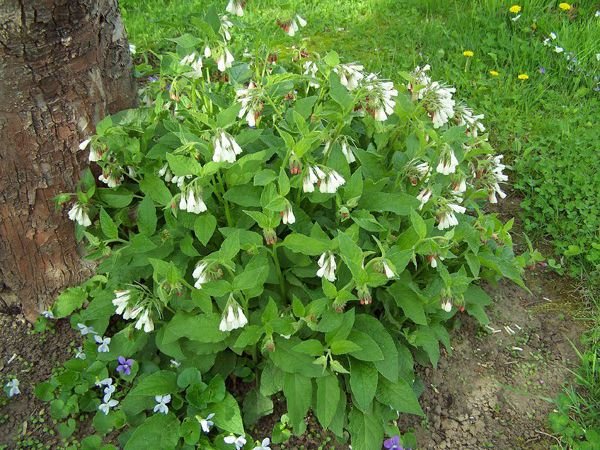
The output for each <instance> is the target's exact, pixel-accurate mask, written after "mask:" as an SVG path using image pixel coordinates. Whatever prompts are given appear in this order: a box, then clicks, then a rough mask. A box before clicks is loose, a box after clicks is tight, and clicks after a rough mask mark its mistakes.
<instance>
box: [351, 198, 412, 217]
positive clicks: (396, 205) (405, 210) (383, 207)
mask: <svg viewBox="0 0 600 450" xmlns="http://www.w3.org/2000/svg"><path fill="white" fill-rule="evenodd" d="M418 206H419V200H417V199H416V197H414V196H412V195H409V194H404V193H401V192H397V193H388V192H365V193H363V195H362V197H361V198H360V201H359V202H358V207H359V208H362V209H366V210H367V211H377V212H392V213H394V214H398V215H399V216H408V215H409V214H410V211H411V210H413V209H416V208H417V207H418Z"/></svg>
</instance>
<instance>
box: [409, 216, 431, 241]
mask: <svg viewBox="0 0 600 450" xmlns="http://www.w3.org/2000/svg"><path fill="white" fill-rule="evenodd" d="M410 223H411V225H412V226H413V228H414V229H415V231H416V232H417V235H418V236H419V238H420V239H425V237H427V224H426V223H425V221H424V220H423V218H422V217H421V216H420V215H419V213H417V212H416V211H415V210H414V209H411V210H410Z"/></svg>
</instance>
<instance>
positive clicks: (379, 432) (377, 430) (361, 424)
mask: <svg viewBox="0 0 600 450" xmlns="http://www.w3.org/2000/svg"><path fill="white" fill-rule="evenodd" d="M348 429H349V431H350V437H351V441H352V450H373V448H374V447H376V448H379V446H380V445H381V443H382V442H383V425H382V424H381V420H380V418H379V417H378V416H377V415H376V414H372V413H368V414H365V413H363V412H362V411H360V410H358V409H356V408H354V409H352V410H351V411H350V417H349V424H348Z"/></svg>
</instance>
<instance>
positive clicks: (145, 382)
mask: <svg viewBox="0 0 600 450" xmlns="http://www.w3.org/2000/svg"><path fill="white" fill-rule="evenodd" d="M177 390H178V389H177V375H176V374H175V372H172V371H170V370H161V371H158V372H154V373H151V374H150V375H146V376H145V377H144V378H141V379H140V381H139V382H138V384H137V385H136V386H135V387H134V388H133V389H132V390H131V391H130V392H129V394H128V396H136V395H164V394H172V393H175V392H177Z"/></svg>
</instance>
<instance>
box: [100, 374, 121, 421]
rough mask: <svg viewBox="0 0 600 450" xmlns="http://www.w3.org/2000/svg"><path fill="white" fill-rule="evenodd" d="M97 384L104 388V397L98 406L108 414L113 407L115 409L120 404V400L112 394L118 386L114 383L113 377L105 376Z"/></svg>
mask: <svg viewBox="0 0 600 450" xmlns="http://www.w3.org/2000/svg"><path fill="white" fill-rule="evenodd" d="M96 386H97V387H99V388H100V389H102V392H103V394H104V395H103V397H102V403H101V404H100V405H99V406H98V411H100V412H102V413H104V415H108V413H109V412H110V410H111V409H114V408H115V407H116V406H117V405H118V404H119V400H116V399H114V398H112V395H113V394H114V393H115V391H116V386H115V385H114V384H113V379H112V378H105V379H103V380H99V381H97V382H96Z"/></svg>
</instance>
